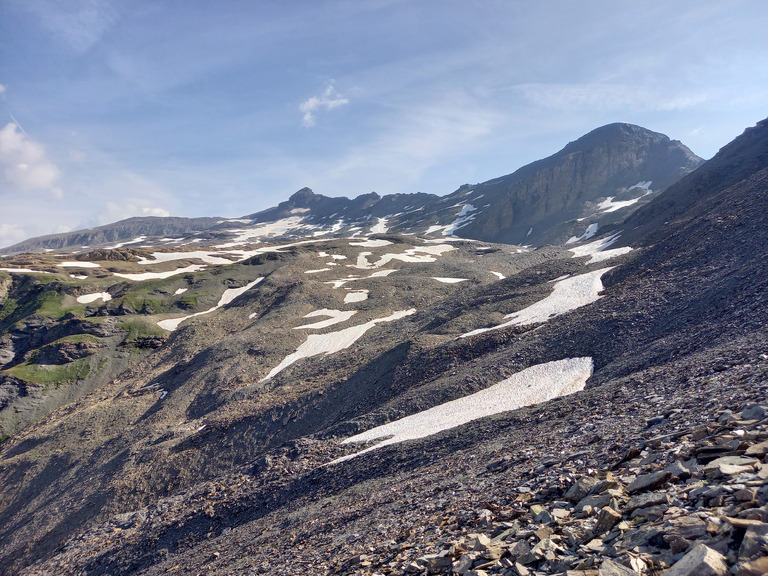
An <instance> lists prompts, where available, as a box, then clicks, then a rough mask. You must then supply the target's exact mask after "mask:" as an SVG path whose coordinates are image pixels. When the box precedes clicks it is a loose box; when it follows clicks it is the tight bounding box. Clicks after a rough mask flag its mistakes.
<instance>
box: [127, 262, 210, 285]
mask: <svg viewBox="0 0 768 576" xmlns="http://www.w3.org/2000/svg"><path fill="white" fill-rule="evenodd" d="M199 270H205V266H202V265H200V264H192V265H191V266H186V267H184V268H176V270H169V271H168V272H142V273H141V274H120V273H118V272H115V276H118V277H119V278H125V279H127V280H135V281H137V282H141V281H142V280H157V279H159V280H162V279H164V278H170V277H171V276H176V275H177V274H186V273H187V272H198V271H199Z"/></svg>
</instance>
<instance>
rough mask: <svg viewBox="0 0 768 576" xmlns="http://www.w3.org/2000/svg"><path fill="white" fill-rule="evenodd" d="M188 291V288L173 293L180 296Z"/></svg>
mask: <svg viewBox="0 0 768 576" xmlns="http://www.w3.org/2000/svg"><path fill="white" fill-rule="evenodd" d="M187 290H188V288H179V289H178V290H176V292H174V293H173V295H174V296H178V295H179V294H184V292H186V291H187Z"/></svg>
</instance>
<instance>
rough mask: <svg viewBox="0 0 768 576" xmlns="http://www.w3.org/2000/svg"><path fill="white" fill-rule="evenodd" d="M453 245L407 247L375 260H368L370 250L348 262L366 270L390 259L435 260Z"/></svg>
mask: <svg viewBox="0 0 768 576" xmlns="http://www.w3.org/2000/svg"><path fill="white" fill-rule="evenodd" d="M455 249H456V248H454V247H453V246H451V245H449V244H438V245H436V246H417V247H416V248H408V249H407V250H405V251H404V252H402V253H400V254H393V253H387V254H384V255H382V256H381V257H380V258H379V259H378V260H377V261H376V262H368V256H370V255H371V254H372V253H371V252H360V254H358V257H357V264H348V266H349V267H350V268H360V269H362V270H367V269H371V268H381V267H382V266H384V265H385V264H388V263H389V262H391V261H392V260H400V261H402V262H421V263H424V262H435V260H436V258H435V256H440V255H442V254H443V252H450V251H451V250H455Z"/></svg>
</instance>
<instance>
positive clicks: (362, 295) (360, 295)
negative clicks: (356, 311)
mask: <svg viewBox="0 0 768 576" xmlns="http://www.w3.org/2000/svg"><path fill="white" fill-rule="evenodd" d="M367 299H368V290H350V291H349V293H347V295H346V296H344V304H351V303H352V302H362V301H363V300H367Z"/></svg>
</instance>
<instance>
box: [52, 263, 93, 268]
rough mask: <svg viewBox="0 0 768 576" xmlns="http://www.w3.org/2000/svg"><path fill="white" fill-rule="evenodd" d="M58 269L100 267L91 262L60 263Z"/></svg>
mask: <svg viewBox="0 0 768 576" xmlns="http://www.w3.org/2000/svg"><path fill="white" fill-rule="evenodd" d="M59 268H101V265H100V264H95V263H93V262H62V263H61V264H59Z"/></svg>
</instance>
